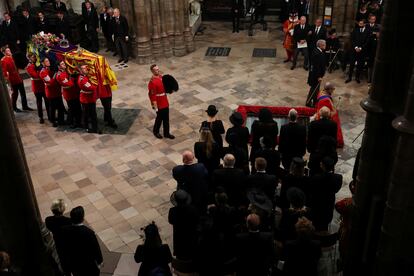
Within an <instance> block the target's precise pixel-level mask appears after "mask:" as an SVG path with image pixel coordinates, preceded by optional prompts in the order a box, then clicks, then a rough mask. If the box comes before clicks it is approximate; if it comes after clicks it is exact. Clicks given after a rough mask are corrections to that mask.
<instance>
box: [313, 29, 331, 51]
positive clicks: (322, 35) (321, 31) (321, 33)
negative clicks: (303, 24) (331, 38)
mask: <svg viewBox="0 0 414 276" xmlns="http://www.w3.org/2000/svg"><path fill="white" fill-rule="evenodd" d="M311 30H312V34H311V35H310V42H311V43H310V46H309V47H311V48H316V41H318V40H319V39H323V40H326V35H327V33H328V32H327V30H326V28H325V26H323V25H321V27H320V29H319V32H318V34H316V25H312V27H311Z"/></svg>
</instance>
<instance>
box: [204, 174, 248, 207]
mask: <svg viewBox="0 0 414 276" xmlns="http://www.w3.org/2000/svg"><path fill="white" fill-rule="evenodd" d="M245 181H246V175H245V174H244V172H243V170H242V169H237V168H221V169H217V170H215V171H214V172H213V177H212V184H213V187H214V188H217V187H218V186H221V187H223V188H224V189H225V190H226V193H227V196H228V198H229V204H230V205H231V206H237V205H238V204H240V203H242V202H243V201H244V199H245V193H244V187H245Z"/></svg>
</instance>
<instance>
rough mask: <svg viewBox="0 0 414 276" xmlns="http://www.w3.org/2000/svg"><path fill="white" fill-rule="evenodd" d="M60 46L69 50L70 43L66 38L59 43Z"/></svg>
mask: <svg viewBox="0 0 414 276" xmlns="http://www.w3.org/2000/svg"><path fill="white" fill-rule="evenodd" d="M59 46H60V47H61V48H69V41H68V40H67V39H66V38H63V39H62V40H61V41H60V42H59Z"/></svg>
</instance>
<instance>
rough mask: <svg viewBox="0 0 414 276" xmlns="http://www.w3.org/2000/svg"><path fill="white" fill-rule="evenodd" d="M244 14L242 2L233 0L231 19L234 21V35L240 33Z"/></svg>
mask: <svg viewBox="0 0 414 276" xmlns="http://www.w3.org/2000/svg"><path fill="white" fill-rule="evenodd" d="M242 14H243V3H242V0H232V4H231V18H232V20H233V33H235V32H239V25H240V16H242Z"/></svg>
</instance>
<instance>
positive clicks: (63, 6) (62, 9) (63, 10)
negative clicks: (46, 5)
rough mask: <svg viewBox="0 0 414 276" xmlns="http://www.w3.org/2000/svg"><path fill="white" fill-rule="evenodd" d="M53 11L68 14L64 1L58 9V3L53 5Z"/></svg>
mask: <svg viewBox="0 0 414 276" xmlns="http://www.w3.org/2000/svg"><path fill="white" fill-rule="evenodd" d="M53 9H54V10H55V11H57V12H58V11H61V12H67V9H66V4H65V3H63V2H62V1H61V2H60V6H59V7H58V6H57V3H53Z"/></svg>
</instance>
